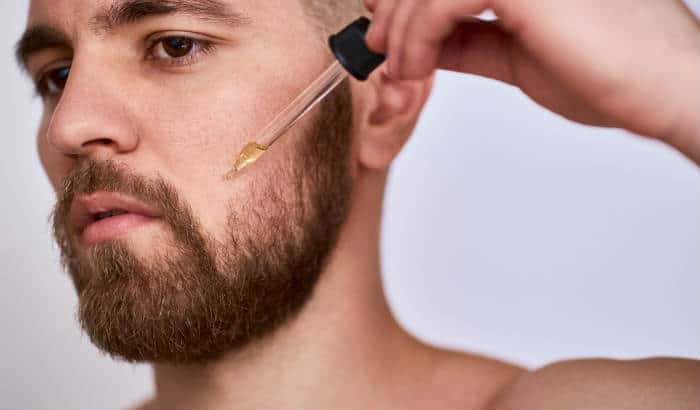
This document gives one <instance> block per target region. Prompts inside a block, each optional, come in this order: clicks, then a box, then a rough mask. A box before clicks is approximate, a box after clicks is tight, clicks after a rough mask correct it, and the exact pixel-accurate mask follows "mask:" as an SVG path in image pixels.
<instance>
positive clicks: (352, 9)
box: [300, 0, 367, 37]
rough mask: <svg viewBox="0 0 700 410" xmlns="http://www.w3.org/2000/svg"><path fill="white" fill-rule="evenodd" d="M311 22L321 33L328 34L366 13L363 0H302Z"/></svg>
mask: <svg viewBox="0 0 700 410" xmlns="http://www.w3.org/2000/svg"><path fill="white" fill-rule="evenodd" d="M300 1H301V5H302V6H303V8H304V11H305V13H306V15H307V16H308V17H309V18H310V21H311V24H312V25H313V26H314V27H315V28H316V29H317V30H318V31H319V33H320V34H321V35H323V36H324V37H325V36H328V35H330V34H332V33H335V32H336V31H338V30H340V29H342V28H343V27H344V26H346V25H347V24H349V23H350V22H351V21H352V20H354V19H356V18H357V17H359V16H362V15H365V14H366V13H367V10H366V9H365V6H364V1H363V0H300Z"/></svg>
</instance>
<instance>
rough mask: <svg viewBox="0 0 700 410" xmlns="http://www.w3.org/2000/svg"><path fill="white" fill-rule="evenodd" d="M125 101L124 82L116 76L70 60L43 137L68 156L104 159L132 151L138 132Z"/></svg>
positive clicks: (134, 147) (135, 144) (126, 98)
mask: <svg viewBox="0 0 700 410" xmlns="http://www.w3.org/2000/svg"><path fill="white" fill-rule="evenodd" d="M128 104H129V101H128V96H127V95H126V93H125V87H124V84H123V83H122V82H120V81H118V80H117V79H116V78H115V76H113V75H109V74H108V73H106V72H105V71H102V72H101V73H98V72H97V71H96V70H89V69H86V68H85V67H83V68H81V67H79V66H78V65H77V64H73V66H72V67H71V72H70V75H69V78H68V81H67V82H66V86H65V88H64V89H63V94H62V95H61V97H60V99H59V102H58V104H57V105H56V107H55V109H54V111H53V115H52V117H51V122H50V123H49V126H48V128H47V131H46V138H47V139H48V142H49V144H50V145H51V146H53V147H54V148H56V149H57V150H58V151H59V152H61V153H63V154H65V155H68V156H71V157H75V156H78V157H91V158H93V159H101V160H106V159H110V158H113V157H114V156H116V155H118V154H124V153H127V152H130V151H133V150H134V149H136V147H137V145H138V134H137V132H135V127H134V124H133V119H132V118H130V115H129V112H130V109H129V105H128Z"/></svg>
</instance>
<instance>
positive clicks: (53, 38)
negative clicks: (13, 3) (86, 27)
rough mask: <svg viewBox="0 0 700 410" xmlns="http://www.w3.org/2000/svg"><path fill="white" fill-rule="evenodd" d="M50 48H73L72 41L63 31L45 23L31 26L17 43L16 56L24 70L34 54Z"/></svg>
mask: <svg viewBox="0 0 700 410" xmlns="http://www.w3.org/2000/svg"><path fill="white" fill-rule="evenodd" d="M48 48H71V42H70V40H69V39H68V36H66V35H65V34H64V33H63V32H62V31H60V30H57V29H55V28H53V27H50V26H46V25H43V24H40V25H37V26H33V27H30V28H29V29H27V31H25V32H24V34H22V37H21V38H20V39H19V41H18V42H17V44H16V45H15V58H16V59H17V64H19V66H20V68H22V69H23V70H26V69H27V60H28V59H29V57H30V56H31V55H32V54H36V53H38V52H40V51H41V50H44V49H48Z"/></svg>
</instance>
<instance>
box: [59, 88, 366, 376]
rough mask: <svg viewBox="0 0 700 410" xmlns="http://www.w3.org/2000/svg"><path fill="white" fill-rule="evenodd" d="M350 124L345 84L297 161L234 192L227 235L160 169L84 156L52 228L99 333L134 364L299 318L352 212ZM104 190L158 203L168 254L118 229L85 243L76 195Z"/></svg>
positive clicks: (168, 358) (90, 324)
mask: <svg viewBox="0 0 700 410" xmlns="http://www.w3.org/2000/svg"><path fill="white" fill-rule="evenodd" d="M351 125H352V105H351V98H350V91H349V86H348V85H347V84H344V85H342V86H341V87H339V88H338V90H336V91H335V92H334V93H333V94H332V95H330V96H329V97H328V98H327V99H326V101H325V102H323V103H322V105H321V107H320V110H319V112H318V114H317V115H316V117H315V118H314V119H313V124H312V125H311V127H310V128H309V130H308V131H307V132H306V134H305V135H304V137H303V139H302V141H301V142H299V143H298V145H296V146H295V148H294V152H293V154H292V155H294V162H293V165H292V166H291V169H290V168H289V167H287V168H284V169H280V170H278V174H277V176H276V177H275V178H266V179H265V181H263V182H262V183H260V184H259V186H257V187H256V189H255V191H256V193H257V194H256V195H251V196H250V197H247V198H246V201H231V203H230V204H229V212H228V218H227V221H225V224H226V227H227V234H226V239H225V240H223V241H216V240H214V239H213V238H212V237H211V236H210V235H208V234H207V232H205V231H204V230H203V229H202V227H201V224H200V222H199V221H198V219H197V218H196V217H195V215H194V213H193V212H192V210H191V208H190V207H189V206H188V204H187V203H186V202H185V201H183V200H182V198H181V197H180V195H179V194H178V191H177V189H176V188H175V187H174V186H173V185H171V184H170V183H168V182H167V181H165V180H164V179H163V178H161V177H157V178H146V177H144V176H141V175H137V174H135V173H133V172H132V171H131V170H129V169H128V168H125V167H124V166H120V165H118V164H116V163H114V162H112V161H101V162H97V161H93V160H86V161H84V162H82V163H80V164H79V165H78V166H77V167H76V168H75V169H74V170H73V171H72V172H71V173H70V174H69V175H68V176H67V177H66V178H65V179H64V181H63V186H62V189H61V190H60V191H59V194H58V200H57V203H56V207H55V209H54V211H53V230H54V236H55V238H56V242H57V243H58V245H59V248H60V251H61V259H62V264H63V265H64V267H65V269H66V270H67V272H68V273H69V274H70V276H71V279H72V280H73V283H74V285H75V288H76V291H77V294H78V305H79V306H78V318H79V321H80V325H81V327H82V328H83V330H84V331H85V332H86V333H87V334H88V335H89V337H90V339H91V340H92V342H93V343H94V344H95V345H96V346H97V347H98V348H100V349H101V350H102V351H104V352H106V353H108V354H109V355H110V356H112V357H113V358H116V359H121V360H125V361H129V362H156V363H171V364H189V363H202V362H207V361H211V360H215V359H217V358H219V357H221V356H222V355H223V354H224V353H227V352H230V351H235V350H238V349H241V348H243V347H244V346H246V345H248V344H250V343H251V342H254V341H255V340H258V339H261V338H264V337H266V336H269V335H270V334H271V333H272V332H273V331H274V330H276V329H278V328H279V327H280V326H281V325H283V324H284V323H286V322H288V321H290V320H291V319H292V318H293V317H294V316H295V315H296V314H297V313H299V311H301V309H302V307H303V306H304V304H305V303H306V302H307V301H308V300H309V299H310V298H311V295H312V291H313V289H314V287H315V284H316V283H317V281H318V279H319V276H320V274H321V271H322V270H323V268H324V266H325V263H326V261H327V259H328V257H329V254H330V253H331V251H332V250H333V248H334V247H335V244H336V242H337V238H338V235H339V232H340V228H341V225H342V224H343V222H344V221H345V219H346V217H347V213H348V210H349V207H350V197H351V191H352V181H351V177H350V171H349V166H350V164H349V158H350V155H349V151H350V149H349V146H350V129H351ZM282 184H284V185H287V186H284V187H283V188H284V189H282V188H281V185H282ZM251 188H252V187H251ZM97 191H107V192H120V193H124V194H127V195H130V196H133V197H134V198H137V199H139V200H140V201H142V202H144V203H145V204H147V205H149V206H150V207H153V209H155V210H157V211H159V213H160V214H161V219H160V220H161V222H163V223H164V225H165V226H167V227H169V228H170V231H171V233H172V236H171V238H170V239H168V240H165V239H157V240H154V241H153V247H154V248H155V249H157V250H158V251H159V252H158V253H157V254H156V255H151V256H149V257H148V258H139V257H137V255H136V254H135V253H134V252H133V251H132V250H131V249H130V248H129V246H128V244H127V243H126V242H125V241H123V240H120V239H117V240H112V241H105V242H101V243H98V244H96V245H93V246H91V247H90V248H88V249H82V250H79V247H78V245H77V244H76V240H77V239H76V238H77V236H78V233H77V232H74V231H75V229H73V228H72V227H71V225H70V223H69V213H70V207H71V204H72V202H73V198H74V197H75V196H76V195H83V194H90V193H93V192H97ZM290 192H291V194H290ZM243 202H245V204H246V205H247V208H246V209H245V210H244V209H242V208H243V205H242V203H243ZM236 205H238V206H236ZM222 223H224V222H223V221H222ZM158 238H160V237H158Z"/></svg>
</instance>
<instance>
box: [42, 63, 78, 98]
mask: <svg viewBox="0 0 700 410" xmlns="http://www.w3.org/2000/svg"><path fill="white" fill-rule="evenodd" d="M69 74H70V67H60V68H56V69H53V70H51V71H48V72H47V73H46V74H44V75H43V76H42V77H41V78H40V79H39V81H37V83H36V90H37V93H38V94H39V95H41V96H42V97H47V96H51V95H57V94H60V93H62V92H63V89H64V88H65V87H66V82H67V81H68V75H69Z"/></svg>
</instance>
